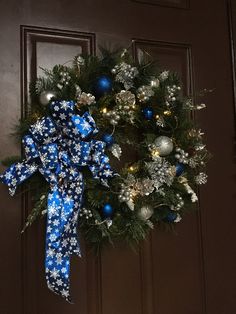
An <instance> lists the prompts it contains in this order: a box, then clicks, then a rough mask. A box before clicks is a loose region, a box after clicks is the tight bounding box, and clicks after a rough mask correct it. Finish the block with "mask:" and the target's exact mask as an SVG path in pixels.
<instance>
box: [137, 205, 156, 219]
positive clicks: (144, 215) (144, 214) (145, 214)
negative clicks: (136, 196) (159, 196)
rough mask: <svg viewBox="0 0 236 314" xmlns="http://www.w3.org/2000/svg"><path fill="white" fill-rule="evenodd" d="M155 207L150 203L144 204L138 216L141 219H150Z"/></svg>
mask: <svg viewBox="0 0 236 314" xmlns="http://www.w3.org/2000/svg"><path fill="white" fill-rule="evenodd" d="M153 212H154V211H153V208H152V207H151V206H150V205H144V206H142V207H141V208H140V209H139V210H138V214H137V215H138V217H139V218H140V219H141V220H144V221H146V220H148V219H149V218H150V217H151V216H152V215H153Z"/></svg>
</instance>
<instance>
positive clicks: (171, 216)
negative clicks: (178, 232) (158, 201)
mask: <svg viewBox="0 0 236 314" xmlns="http://www.w3.org/2000/svg"><path fill="white" fill-rule="evenodd" d="M176 218H177V214H176V212H174V211H170V212H169V213H168V214H167V216H166V217H165V219H164V221H165V222H175V219H176Z"/></svg>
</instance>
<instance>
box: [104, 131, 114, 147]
mask: <svg viewBox="0 0 236 314" xmlns="http://www.w3.org/2000/svg"><path fill="white" fill-rule="evenodd" d="M102 140H103V142H105V143H106V144H107V146H111V145H112V144H113V143H114V137H113V136H112V135H111V134H107V133H106V134H104V135H103V137H102Z"/></svg>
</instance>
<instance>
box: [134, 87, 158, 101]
mask: <svg viewBox="0 0 236 314" xmlns="http://www.w3.org/2000/svg"><path fill="white" fill-rule="evenodd" d="M153 95H154V91H153V90H152V87H151V86H147V85H143V86H141V87H139V88H138V92H137V97H138V99H139V101H140V102H146V101H148V100H149V98H150V97H152V96H153Z"/></svg>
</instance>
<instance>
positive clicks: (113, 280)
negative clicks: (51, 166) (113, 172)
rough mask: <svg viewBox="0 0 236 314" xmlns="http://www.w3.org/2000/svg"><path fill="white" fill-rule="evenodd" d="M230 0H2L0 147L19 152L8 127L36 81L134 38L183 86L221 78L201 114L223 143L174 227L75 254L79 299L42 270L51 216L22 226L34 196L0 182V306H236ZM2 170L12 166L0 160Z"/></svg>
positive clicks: (25, 309)
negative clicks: (195, 205) (196, 204)
mask: <svg viewBox="0 0 236 314" xmlns="http://www.w3.org/2000/svg"><path fill="white" fill-rule="evenodd" d="M227 4H228V3H227V2H226V1H223V0H217V1H216V0H208V1H206V0H189V1H188V0H136V1H135V0H133V1H132V0H120V1H117V0H103V1H99V0H90V1H89V0H87V1H86V0H85V1H66V0H50V1H48V0H40V1H36V0H35V1H33V0H32V1H27V0H8V1H6V0H1V1H0V44H1V49H0V73H1V75H0V126H1V133H0V157H1V158H2V157H4V156H7V155H12V154H17V153H19V149H20V148H19V146H17V145H16V144H15V143H14V141H13V139H12V138H11V137H9V135H8V134H9V133H10V132H11V128H12V126H13V125H14V123H15V122H16V120H17V119H18V118H19V117H20V115H21V114H24V110H25V108H24V105H23V104H24V103H25V100H27V97H28V83H29V81H30V80H31V79H32V78H34V77H35V76H36V75H37V74H39V68H38V66H40V65H42V66H45V67H50V66H51V65H53V64H55V63H58V62H64V61H66V60H68V59H70V58H71V57H72V56H74V55H75V54H77V53H78V52H82V51H83V52H88V53H95V48H96V46H98V45H100V44H102V45H107V44H108V43H109V44H120V45H122V46H126V47H127V46H130V44H131V43H132V47H133V51H134V53H135V54H140V53H142V51H143V50H145V51H147V52H149V53H150V54H152V55H153V56H154V57H157V58H158V59H159V61H160V64H161V66H162V67H163V68H164V69H165V68H169V69H173V70H177V71H178V72H179V73H180V75H181V77H182V80H183V82H184V83H185V86H186V90H185V92H186V93H195V94H197V92H199V91H201V90H202V89H204V88H207V89H214V92H213V93H211V94H208V95H207V96H205V98H204V101H205V102H206V103H207V105H208V109H207V110H206V111H205V113H204V114H199V115H198V116H197V119H198V120H199V123H200V125H201V127H202V129H203V130H204V131H205V133H206V136H207V142H208V145H209V149H210V150H211V152H212V153H213V155H214V158H213V160H212V161H211V163H210V164H209V169H208V174H209V183H208V185H207V186H206V187H204V189H202V191H200V192H201V193H200V208H199V210H198V211H197V212H196V213H193V214H191V215H189V216H188V217H186V218H185V219H184V221H183V222H182V223H180V224H179V225H178V226H177V228H176V234H166V233H164V232H161V231H159V230H155V231H153V233H152V234H151V235H150V237H149V239H148V240H147V241H146V242H145V243H143V244H142V245H141V246H140V249H139V250H138V252H137V253H136V254H135V253H133V252H132V251H131V250H129V249H128V248H125V247H123V246H122V245H119V246H118V247H117V248H115V249H111V248H108V249H106V250H104V251H103V253H102V254H101V256H99V257H95V256H94V255H93V254H91V253H90V252H89V251H88V250H87V249H86V247H85V246H84V245H83V258H82V259H78V258H73V260H72V276H71V277H72V284H71V286H72V287H71V288H72V295H73V299H74V301H75V304H74V305H69V304H67V303H66V302H65V301H64V300H63V299H62V298H60V297H58V296H56V295H54V294H53V293H51V292H50V291H49V290H48V289H47V287H46V282H45V279H44V261H43V259H44V231H45V224H44V221H43V220H42V221H38V222H36V223H35V224H34V226H33V227H32V228H31V229H30V230H28V231H27V233H26V234H25V235H23V236H21V234H20V231H21V228H22V224H23V221H24V220H25V217H26V215H27V213H28V211H30V206H29V205H28V201H27V198H26V197H21V196H20V195H19V196H17V197H15V198H14V199H10V197H9V196H8V192H7V189H6V187H3V186H0V193H1V201H0V217H1V218H0V313H1V314H54V313H55V314H75V313H80V314H235V313H236V244H235V239H236V237H235V233H236V231H235V222H236V183H235V175H236V170H235V163H234V156H235V148H234V138H235V131H236V128H235V124H234V119H235V116H234V97H233V69H232V62H231V61H232V59H231V52H232V50H231V49H232V47H233V45H232V41H231V40H232V38H233V27H232V26H233V22H232V19H231V13H232V12H231V10H230V8H229V6H227ZM1 170H3V167H2V169H1Z"/></svg>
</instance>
